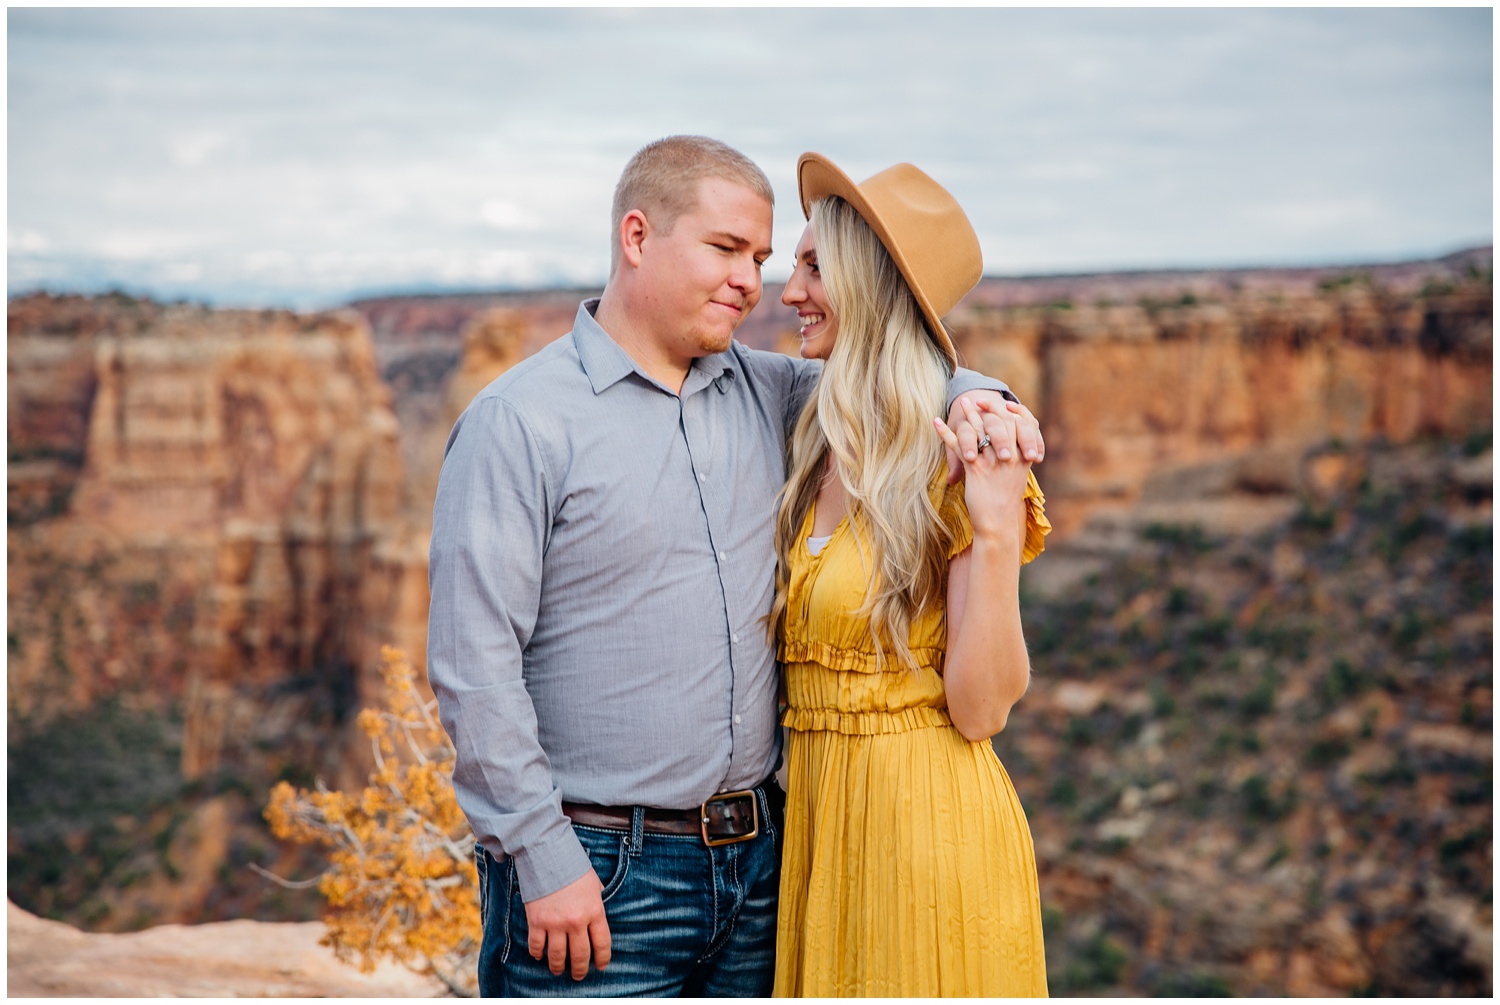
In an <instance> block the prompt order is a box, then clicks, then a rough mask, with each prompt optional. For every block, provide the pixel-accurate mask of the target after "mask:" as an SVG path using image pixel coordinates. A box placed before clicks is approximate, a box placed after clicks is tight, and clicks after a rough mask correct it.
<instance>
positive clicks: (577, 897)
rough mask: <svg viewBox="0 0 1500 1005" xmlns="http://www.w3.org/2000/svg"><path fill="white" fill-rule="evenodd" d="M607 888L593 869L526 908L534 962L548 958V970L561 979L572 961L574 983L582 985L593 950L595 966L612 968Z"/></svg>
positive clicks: (528, 946) (528, 945) (529, 947)
mask: <svg viewBox="0 0 1500 1005" xmlns="http://www.w3.org/2000/svg"><path fill="white" fill-rule="evenodd" d="M603 889H604V885H603V884H602V883H600V882H599V877H598V876H597V875H596V874H595V873H594V870H592V869H590V870H589V871H588V872H586V873H584V874H583V875H582V876H580V877H578V878H577V879H575V880H574V881H573V882H571V883H569V884H568V885H567V886H565V887H563V888H562V889H561V890H558V891H557V892H556V893H549V894H547V896H545V897H538V898H537V899H536V900H533V901H531V902H529V903H528V904H527V905H526V928H527V932H528V937H527V939H526V948H527V949H529V950H531V957H532V959H536V960H539V959H541V958H542V953H543V952H544V951H545V952H546V954H547V968H548V969H549V970H551V971H552V972H553V973H554V974H557V975H559V976H561V975H562V972H563V966H564V965H565V963H566V961H567V960H569V959H571V960H572V961H573V979H574V980H575V981H581V980H583V978H584V975H585V974H587V973H588V972H589V956H590V950H591V948H592V955H593V957H594V966H596V967H598V968H599V969H600V970H603V969H604V968H605V967H607V966H609V922H608V921H606V920H605V918H604V901H603V900H601V899H600V897H599V894H600V892H601V891H602V890H603Z"/></svg>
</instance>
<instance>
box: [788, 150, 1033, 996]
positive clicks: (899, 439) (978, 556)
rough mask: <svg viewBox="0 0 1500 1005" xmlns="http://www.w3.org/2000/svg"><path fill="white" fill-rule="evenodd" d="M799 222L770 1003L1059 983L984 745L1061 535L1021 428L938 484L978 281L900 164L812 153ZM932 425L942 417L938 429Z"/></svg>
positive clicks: (962, 231)
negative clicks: (949, 315)
mask: <svg viewBox="0 0 1500 1005" xmlns="http://www.w3.org/2000/svg"><path fill="white" fill-rule="evenodd" d="M797 174H798V184H799V188H800V190H801V196H802V207H803V212H804V213H805V214H807V215H808V218H809V221H810V222H809V224H808V227H807V229H806V231H805V232H804V233H803V235H802V240H801V242H800V243H799V244H798V246H797V252H796V257H797V260H796V263H795V266H796V271H795V272H794V273H793V275H792V278H791V280H790V281H789V282H788V283H787V287H786V291H785V293H783V295H782V302H783V303H786V304H788V305H790V306H794V307H796V308H797V311H798V315H799V316H800V318H801V320H802V322H803V326H802V330H801V333H800V335H801V339H802V350H801V351H802V355H804V356H807V357H816V358H821V359H824V360H825V361H826V363H825V366H824V369H823V374H822V377H821V379H820V382H819V384H818V388H817V391H816V392H815V394H814V396H813V398H812V400H810V401H809V402H808V405H807V407H806V409H805V411H804V412H803V413H802V416H801V418H800V419H799V421H798V423H797V427H796V430H795V432H794V434H793V439H792V446H791V459H790V466H789V471H790V478H789V480H788V483H787V486H786V489H785V491H784V493H783V496H782V501H781V504H780V510H779V512H778V514H777V527H776V539H777V549H778V554H779V557H780V558H779V563H778V568H777V583H776V603H775V606H774V608H773V610H772V614H771V625H772V630H773V631H775V632H776V633H777V634H778V636H779V638H780V656H781V659H782V660H783V661H784V662H785V665H786V697H787V709H786V713H785V716H784V718H783V723H784V725H786V726H787V727H788V729H789V737H790V740H789V746H788V754H787V757H788V802H787V810H786V828H785V834H786V837H785V842H786V843H785V850H784V853H783V859H782V877H781V908H780V917H779V924H778V938H777V961H776V993H777V994H778V995H802V996H828V995H974V996H980V995H983V996H989V995H1008V996H1015V995H1044V994H1046V968H1045V960H1044V958H1043V955H1042V928H1041V913H1040V904H1039V901H1038V896H1037V880H1036V864H1035V860H1034V858H1033V853H1032V846H1031V834H1030V830H1029V829H1028V827H1027V824H1026V818H1025V816H1024V814H1023V813H1022V809H1021V805H1020V802H1019V801H1018V800H1017V798H1016V794H1015V790H1014V789H1012V788H1011V784H1010V780H1009V778H1008V777H1007V776H1006V774H1005V770H1004V768H1002V767H1001V766H1000V762H999V760H998V759H997V758H996V756H995V752H994V749H993V748H992V747H991V746H990V744H989V743H988V740H989V738H990V737H991V736H992V735H994V734H995V733H998V732H999V731H1000V730H1001V729H1003V728H1004V726H1005V722H1006V717H1007V715H1008V714H1009V711H1010V708H1011V706H1012V705H1013V704H1014V703H1015V702H1016V701H1017V700H1018V699H1019V698H1020V697H1021V695H1022V693H1024V691H1025V690H1026V685H1027V682H1028V679H1029V676H1030V665H1029V663H1028V661H1027V656H1026V647H1025V641H1024V639H1023V637H1022V635H1021V619H1020V608H1019V601H1018V597H1017V587H1018V582H1017V581H1018V576H1019V569H1020V566H1021V564H1022V563H1023V562H1025V561H1029V560H1030V559H1031V558H1032V557H1034V556H1035V555H1036V554H1037V553H1038V552H1039V551H1041V549H1042V545H1043V542H1042V536H1043V534H1045V533H1046V532H1047V530H1049V529H1050V525H1049V524H1048V523H1047V519H1046V517H1045V516H1044V515H1043V513H1042V507H1041V504H1042V495H1041V491H1040V489H1039V488H1038V487H1037V485H1036V481H1035V479H1034V478H1033V477H1032V475H1031V473H1030V466H1029V464H1028V463H1027V462H1025V461H1024V460H1022V459H1021V454H1020V450H1019V449H1018V447H1017V444H1016V429H1015V417H1014V416H1013V415H1012V414H1011V413H1010V412H1006V413H1004V414H995V413H993V412H989V411H985V412H982V413H981V412H979V411H977V410H975V409H974V408H973V407H972V406H967V407H966V414H967V416H968V420H969V422H970V424H971V425H973V426H974V428H975V430H976V431H977V430H982V433H983V435H982V436H980V438H979V440H978V449H977V450H975V451H972V452H970V454H969V455H968V456H965V457H964V467H965V474H966V479H965V483H964V484H963V485H959V486H954V487H951V488H950V487H948V486H947V484H946V481H947V479H946V477H945V473H946V466H945V463H944V458H943V444H944V442H947V443H948V445H949V446H950V447H952V448H953V449H955V450H957V449H958V441H957V439H956V438H955V435H954V433H953V431H952V430H950V429H949V428H948V427H947V425H946V424H944V423H943V422H942V421H941V420H938V419H936V418H934V417H935V416H937V415H939V414H940V413H942V412H943V411H944V395H945V388H946V384H947V380H948V375H949V374H950V373H951V372H952V369H953V367H954V365H955V361H956V354H955V352H954V349H953V345H952V342H951V341H950V340H949V338H948V336H947V333H946V332H945V331H944V330H943V327H942V323H941V321H940V320H939V319H940V317H941V315H942V314H944V313H946V312H947V311H948V310H950V309H952V307H953V306H954V305H955V304H956V303H957V302H958V300H959V299H960V298H961V297H962V296H963V295H964V294H965V293H967V292H968V291H969V290H970V289H971V288H973V286H974V284H975V283H976V282H977V281H978V279H979V276H980V274H981V269H982V265H981V261H980V255H979V243H978V240H977V239H976V238H975V236H974V232H973V228H972V227H971V226H970V225H969V222H968V220H967V218H966V217H965V216H964V214H963V211H962V210H961V209H960V208H959V207H958V205H957V203H956V202H955V201H954V200H953V198H952V196H951V195H949V194H948V193H947V191H945V190H944V189H943V188H941V187H940V186H938V185H937V183H936V182H934V181H933V180H932V179H931V178H928V177H927V176H926V175H925V174H923V173H922V172H921V171H919V170H917V169H916V168H914V167H912V166H911V165H909V164H900V165H897V166H896V167H893V168H890V169H888V170H886V171H883V172H881V173H880V174H878V175H876V176H875V177H873V178H871V179H869V180H868V181H866V182H865V183H864V184H862V185H855V184H854V183H853V182H852V181H851V180H850V179H849V178H848V177H847V176H846V175H845V174H844V173H843V172H842V171H840V170H839V169H838V168H837V167H835V166H834V165H833V164H832V163H830V162H829V161H828V160H827V159H826V158H823V157H821V156H819V155H817V154H805V155H804V156H803V157H802V159H801V161H800V162H799V163H798V171H797ZM934 427H936V429H935V428H934Z"/></svg>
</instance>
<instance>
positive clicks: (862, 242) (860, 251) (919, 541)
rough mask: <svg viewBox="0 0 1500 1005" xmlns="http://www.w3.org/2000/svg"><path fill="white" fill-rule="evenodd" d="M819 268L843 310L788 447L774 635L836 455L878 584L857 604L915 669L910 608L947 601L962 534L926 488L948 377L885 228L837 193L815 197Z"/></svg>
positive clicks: (938, 464)
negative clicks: (796, 557) (951, 562)
mask: <svg viewBox="0 0 1500 1005" xmlns="http://www.w3.org/2000/svg"><path fill="white" fill-rule="evenodd" d="M811 221H812V227H813V232H814V234H816V235H817V258H818V271H819V273H820V274H821V276H822V280H823V289H824V292H825V293H826V295H827V297H828V302H829V306H830V307H831V308H832V310H833V314H834V317H835V318H836V319H837V325H838V327H837V329H836V338H835V341H834V345H833V350H832V352H831V353H830V354H829V357H828V361H827V362H826V363H825V364H824V366H823V373H822V376H821V377H820V378H819V380H818V386H817V389H816V390H815V391H814V393H813V395H812V397H811V399H810V400H809V401H808V403H807V405H806V407H805V408H804V409H803V410H802V415H801V417H800V418H798V420H797V425H796V428H795V430H794V431H793V433H792V439H791V444H790V446H789V455H790V456H789V459H788V463H787V470H788V471H789V472H790V476H789V478H788V479H787V483H786V487H785V488H783V489H782V494H781V500H780V504H779V506H778V510H777V514H776V554H777V562H776V600H775V603H774V605H773V606H772V608H771V614H770V618H769V622H768V623H769V627H770V632H771V635H772V637H773V638H775V637H776V636H778V635H779V634H780V633H781V632H782V630H783V627H784V622H785V619H786V608H787V591H788V588H789V586H790V575H791V574H790V569H789V565H788V556H789V555H790V554H791V549H792V548H794V547H797V546H799V545H800V544H801V542H799V541H798V540H797V533H798V531H799V530H801V528H802V523H803V521H804V520H805V519H806V518H807V513H808V511H809V510H810V509H812V507H813V504H814V503H815V502H816V500H817V498H818V488H819V486H820V484H821V482H822V480H823V478H824V476H825V475H826V474H827V473H828V468H829V458H830V457H832V459H833V461H834V462H835V463H836V468H837V471H838V476H839V477H840V478H842V480H843V483H844V491H845V494H846V496H847V499H848V514H849V522H850V525H851V527H854V528H857V529H858V530H859V532H860V534H859V540H860V542H861V547H860V551H861V555H862V557H863V559H864V561H865V568H866V570H867V572H868V574H869V582H870V586H869V589H868V590H867V592H866V594H865V601H864V604H863V606H862V607H861V608H860V610H859V612H858V613H859V615H860V616H861V617H868V618H869V619H870V624H871V634H872V635H873V636H874V639H875V651H876V658H877V660H880V659H884V658H885V654H886V652H887V650H889V651H890V652H891V653H892V654H893V655H894V656H895V658H896V660H897V662H898V663H900V664H901V665H903V666H905V667H908V668H915V667H916V665H917V663H916V660H915V658H914V657H913V655H912V652H911V646H910V636H911V624H912V619H913V618H915V617H916V616H917V615H918V614H919V613H920V612H922V611H924V610H927V609H928V608H930V607H932V606H933V605H934V604H936V603H938V602H939V601H940V600H941V598H942V594H943V591H944V590H945V589H946V586H947V573H948V553H949V550H950V548H951V547H952V544H953V533H952V531H950V530H949V529H948V527H947V525H946V524H945V523H944V522H943V520H942V519H941V518H940V517H939V515H938V511H937V508H936V507H935V506H934V505H933V502H932V499H931V498H930V496H929V494H928V489H929V487H930V486H931V485H932V483H933V481H934V479H935V478H937V477H938V472H939V470H940V469H942V468H943V467H944V460H943V446H942V442H941V441H940V440H939V439H938V437H937V434H936V433H935V432H934V431H933V428H932V420H933V417H934V416H938V415H941V414H942V410H943V405H944V403H945V402H946V399H947V387H948V378H949V377H950V376H951V373H950V370H949V366H948V361H947V358H946V357H945V356H944V355H943V353H942V351H941V350H940V349H939V348H938V347H937V345H936V343H934V342H933V340H932V337H931V336H930V335H928V333H927V329H926V327H925V325H924V323H923V319H922V312H921V310H920V308H918V306H917V302H916V300H915V298H914V297H913V296H912V293H911V290H910V289H909V288H908V287H907V285H906V280H905V279H903V278H902V276H901V273H900V271H899V270H898V269H897V268H896V264H895V262H893V261H892V260H891V256H890V254H889V253H888V252H887V251H886V250H885V247H884V246H883V245H882V244H881V243H880V238H878V237H876V236H875V232H874V231H873V230H871V229H870V226H869V224H867V223H865V221H864V219H863V218H861V217H860V215H859V214H858V213H857V212H856V211H855V210H854V208H853V207H852V206H850V205H849V203H847V202H845V201H844V200H843V199H840V198H838V197H837V196H830V197H828V198H826V199H820V200H818V201H817V202H815V203H813V205H812V214H811Z"/></svg>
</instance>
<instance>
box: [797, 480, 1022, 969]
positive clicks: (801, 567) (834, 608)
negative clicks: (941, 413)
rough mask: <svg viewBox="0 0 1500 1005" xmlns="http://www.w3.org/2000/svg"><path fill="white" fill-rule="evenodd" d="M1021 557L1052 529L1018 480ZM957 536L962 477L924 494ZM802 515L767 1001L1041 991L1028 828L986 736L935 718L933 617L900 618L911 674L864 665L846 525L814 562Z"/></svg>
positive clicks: (860, 569) (866, 648)
mask: <svg viewBox="0 0 1500 1005" xmlns="http://www.w3.org/2000/svg"><path fill="white" fill-rule="evenodd" d="M1026 496H1027V504H1028V526H1027V540H1026V545H1025V548H1024V554H1023V561H1030V559H1031V558H1033V557H1034V556H1035V555H1036V554H1037V553H1038V552H1040V551H1041V550H1042V546H1043V541H1042V537H1043V535H1044V534H1045V533H1046V532H1047V531H1048V530H1050V529H1051V524H1050V523H1048V522H1047V518H1046V516H1045V515H1044V514H1043V512H1042V503H1043V501H1044V500H1043V498H1042V493H1041V489H1040V488H1039V487H1038V486H1037V484H1036V479H1035V478H1034V477H1033V478H1031V479H1030V481H1029V483H1028V485H1027V489H1026ZM934 502H936V503H938V505H939V511H940V512H941V513H942V514H943V517H944V519H945V520H947V521H948V523H949V525H950V526H951V527H953V528H954V530H955V531H956V532H957V537H958V541H957V544H956V546H955V548H954V549H953V553H954V554H957V553H958V552H959V551H962V550H963V549H964V548H966V547H968V545H969V544H970V542H971V541H972V540H973V530H972V528H971V527H970V526H969V519H968V510H967V509H966V507H965V506H964V502H963V487H962V486H961V485H960V486H956V487H954V488H952V489H944V488H941V487H940V488H938V489H936V490H934ZM812 517H813V514H812V513H808V516H807V520H806V522H805V523H804V524H803V527H802V531H801V533H800V534H799V535H798V537H797V544H796V546H795V547H794V548H793V549H792V552H793V553H792V556H791V561H790V566H791V582H790V588H789V593H788V604H787V614H786V628H785V632H784V641H783V642H782V645H781V653H780V655H781V658H782V659H783V660H784V661H785V664H786V697H787V710H786V713H785V715H784V717H783V719H782V723H783V725H785V726H787V727H789V745H788V752H787V759H788V784H787V807H786V825H785V850H784V852H783V854H782V865H781V907H780V915H779V917H778V920H777V944H776V986H775V993H776V994H777V995H778V996H819V997H825V996H843V995H859V996H873V995H906V996H913V995H927V996H933V995H945V996H999V995H1003V996H1011V997H1015V996H1042V995H1046V993H1047V970H1046V960H1045V958H1044V957H1043V955H1042V918H1041V904H1040V899H1039V897H1038V894H1037V878H1036V860H1035V857H1034V855H1033V852H1032V846H1031V830H1030V828H1029V827H1028V826H1027V824H1026V817H1025V814H1024V813H1023V811H1022V809H1021V803H1020V800H1018V799H1017V798H1016V792H1015V789H1013V788H1012V787H1011V784H1010V778H1009V777H1008V776H1007V775H1006V773H1005V769H1004V768H1003V767H1001V766H1000V761H999V758H997V757H996V756H995V751H994V748H993V747H991V746H990V744H989V742H988V741H981V742H978V743H971V742H970V741H968V740H966V739H964V737H963V734H961V733H959V731H958V730H957V729H956V728H954V726H953V724H952V722H951V721H950V720H949V718H948V713H947V710H946V706H947V702H946V699H945V697H944V694H943V680H942V676H941V672H942V665H943V654H944V649H945V646H946V642H947V639H946V636H945V629H944V627H943V620H942V615H941V612H939V611H929V612H927V614H926V615H924V616H923V617H921V618H919V619H918V620H917V623H916V624H914V625H913V626H912V633H911V646H912V651H913V654H914V655H915V656H916V658H917V661H918V662H919V663H920V664H921V669H920V670H919V671H918V672H912V671H910V670H906V669H902V668H897V667H893V666H892V665H891V664H890V663H889V661H887V662H886V663H885V664H883V666H882V667H881V668H880V669H878V670H877V668H876V664H875V649H874V642H873V639H872V637H871V633H870V624H869V621H868V620H867V619H862V618H859V617H856V616H854V615H853V614H852V613H851V612H852V611H855V610H857V609H858V608H859V606H860V605H861V603H862V602H863V600H864V596H865V588H866V585H867V583H868V574H867V573H866V571H865V568H864V565H863V563H862V561H861V556H860V553H859V545H858V542H857V541H856V540H855V537H854V530H853V529H852V528H851V525H850V523H849V521H848V520H847V519H846V520H845V521H844V522H842V523H840V524H839V526H838V528H837V529H836V530H835V531H834V533H833V537H832V538H831V539H830V540H829V541H828V543H827V544H826V545H824V547H823V549H822V551H821V552H820V553H819V554H818V555H816V556H814V555H812V554H810V553H809V552H808V550H807V546H806V539H807V537H808V535H809V534H810V533H811V531H812Z"/></svg>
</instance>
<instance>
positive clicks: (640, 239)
mask: <svg viewBox="0 0 1500 1005" xmlns="http://www.w3.org/2000/svg"><path fill="white" fill-rule="evenodd" d="M650 230H651V224H650V223H648V222H647V220H646V214H645V213H642V212H641V211H640V210H638V209H632V210H631V211H630V212H629V213H626V214H625V218H624V219H623V220H621V221H620V257H621V259H622V260H623V261H624V262H626V263H627V264H629V265H630V266H631V267H632V268H640V265H641V249H642V246H643V245H644V244H645V243H646V235H647V234H648V233H649V232H650Z"/></svg>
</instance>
